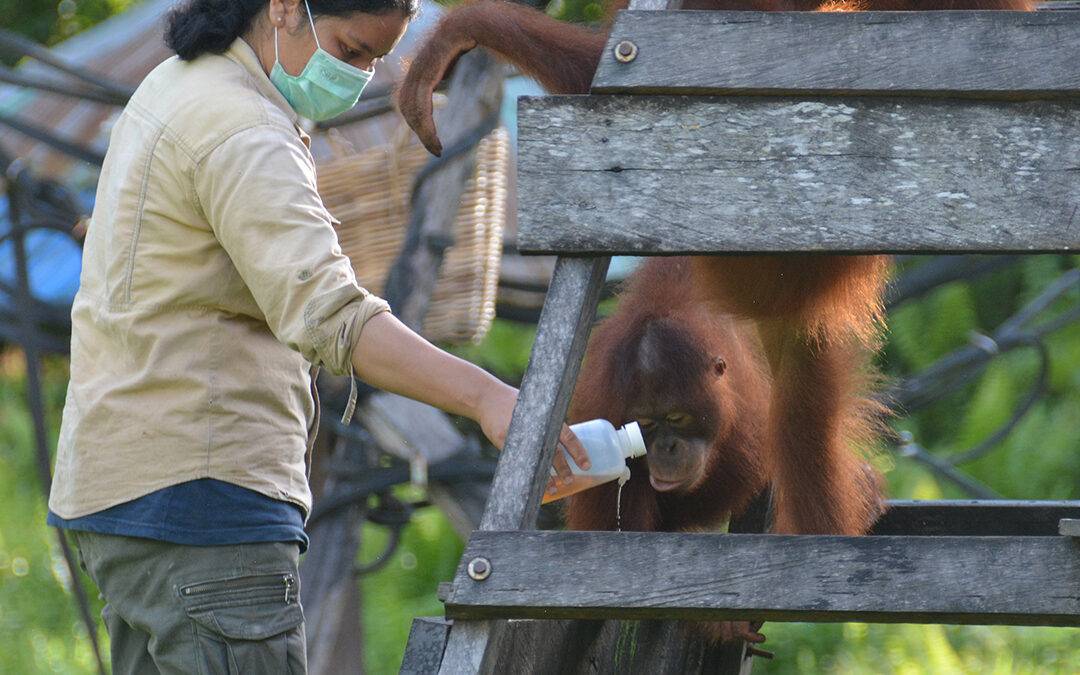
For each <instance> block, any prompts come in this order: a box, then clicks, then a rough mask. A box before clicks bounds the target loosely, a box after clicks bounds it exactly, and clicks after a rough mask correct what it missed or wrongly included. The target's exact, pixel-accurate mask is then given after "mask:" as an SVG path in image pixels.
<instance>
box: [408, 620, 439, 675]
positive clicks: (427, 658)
mask: <svg viewBox="0 0 1080 675" xmlns="http://www.w3.org/2000/svg"><path fill="white" fill-rule="evenodd" d="M451 624H452V622H451V621H447V620H446V619H443V618H441V617H430V616H422V617H417V618H415V619H413V622H412V628H411V629H410V630H409V641H408V643H406V646H405V656H404V657H403V658H402V659H401V668H400V670H399V671H398V672H399V673H400V674H401V675H435V673H438V672H439V665H440V664H441V663H442V658H443V650H444V649H446V640H447V638H449V636H450V626H451Z"/></svg>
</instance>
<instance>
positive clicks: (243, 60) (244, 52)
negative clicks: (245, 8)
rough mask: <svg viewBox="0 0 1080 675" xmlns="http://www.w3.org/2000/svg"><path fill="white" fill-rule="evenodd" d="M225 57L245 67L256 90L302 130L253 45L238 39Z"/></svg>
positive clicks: (298, 118) (294, 112)
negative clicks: (264, 68) (268, 75)
mask: <svg viewBox="0 0 1080 675" xmlns="http://www.w3.org/2000/svg"><path fill="white" fill-rule="evenodd" d="M225 56H227V57H228V58H230V59H232V60H233V61H236V62H237V63H239V64H240V65H241V66H243V67H244V69H245V70H247V71H248V73H250V74H251V80H252V82H254V83H255V88H256V89H258V90H259V93H260V94H262V95H263V96H265V97H266V98H268V99H269V100H270V101H271V102H272V103H273V104H274V105H276V106H277V107H279V108H281V111H282V112H284V113H285V114H286V115H287V116H288V117H289V120H290V121H291V122H292V123H293V126H295V127H297V128H298V129H299V128H300V124H299V123H300V117H299V116H298V115H297V114H296V111H295V110H293V109H292V106H291V105H289V102H288V101H286V100H285V97H284V96H282V95H281V92H280V91H278V90H277V87H275V86H274V83H273V82H271V81H270V78H269V77H267V76H266V71H264V70H263V67H262V63H260V62H259V57H258V55H257V54H255V50H254V49H252V48H251V45H249V44H248V43H247V42H245V41H244V39H243V38H236V40H234V41H233V43H232V45H231V46H230V47H229V49H228V50H226V52H225Z"/></svg>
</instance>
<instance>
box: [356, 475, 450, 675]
mask: <svg viewBox="0 0 1080 675" xmlns="http://www.w3.org/2000/svg"><path fill="white" fill-rule="evenodd" d="M416 496H417V495H413V498H416ZM388 539H389V535H388V533H387V532H386V531H385V530H383V529H382V528H379V527H376V526H374V525H366V526H365V527H364V532H363V536H362V541H363V543H362V547H361V556H360V557H361V560H363V561H369V560H371V559H373V558H374V557H375V556H377V555H378V554H379V552H380V551H382V550H384V547H385V546H386V544H387V541H388ZM463 550H464V545H463V543H462V541H461V539H460V538H458V536H457V535H456V534H455V533H454V530H453V528H452V527H451V526H450V522H449V521H448V520H447V519H446V517H445V516H443V515H442V512H440V511H439V510H438V509H435V508H427V509H423V510H422V511H420V512H419V513H417V515H416V517H415V518H414V520H413V521H412V522H411V523H409V525H408V526H407V527H406V528H405V531H404V532H403V533H402V537H401V544H400V546H399V547H398V550H397V552H396V553H395V554H394V556H393V557H392V558H391V559H390V562H389V563H388V564H387V565H386V566H385V567H383V568H382V569H380V570H378V571H377V572H375V573H373V574H369V575H366V576H364V577H362V581H361V584H360V591H361V597H362V598H363V605H364V609H363V625H364V632H365V635H364V667H365V668H366V672H367V673H369V675H378V674H379V673H388V674H389V673H396V672H398V668H399V667H400V666H401V657H402V654H403V652H404V649H405V642H406V640H407V639H408V637H409V629H410V628H411V626H412V620H413V618H414V617H418V616H442V613H443V610H442V604H441V603H440V602H439V600H438V598H437V597H436V595H435V593H436V591H437V589H438V587H439V582H441V581H447V580H449V579H450V578H451V577H453V576H454V570H455V569H456V568H457V564H458V558H460V557H461V553H462V551H463Z"/></svg>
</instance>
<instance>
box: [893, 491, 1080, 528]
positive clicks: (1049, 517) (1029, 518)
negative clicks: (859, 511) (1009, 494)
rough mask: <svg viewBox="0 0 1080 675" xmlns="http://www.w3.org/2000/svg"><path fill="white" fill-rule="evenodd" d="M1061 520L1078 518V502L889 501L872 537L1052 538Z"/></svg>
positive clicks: (1079, 511)
mask: <svg viewBox="0 0 1080 675" xmlns="http://www.w3.org/2000/svg"><path fill="white" fill-rule="evenodd" d="M1063 518H1080V501H1059V502H1052V501H1005V500H992V501H991V500H957V501H892V502H890V503H889V510H888V511H886V512H885V515H884V516H882V517H881V519H880V520H878V522H877V523H875V524H874V530H873V532H872V534H879V535H916V536H920V535H949V536H969V537H970V536H979V537H1052V536H1054V535H1056V534H1058V522H1059V521H1061V519H1063Z"/></svg>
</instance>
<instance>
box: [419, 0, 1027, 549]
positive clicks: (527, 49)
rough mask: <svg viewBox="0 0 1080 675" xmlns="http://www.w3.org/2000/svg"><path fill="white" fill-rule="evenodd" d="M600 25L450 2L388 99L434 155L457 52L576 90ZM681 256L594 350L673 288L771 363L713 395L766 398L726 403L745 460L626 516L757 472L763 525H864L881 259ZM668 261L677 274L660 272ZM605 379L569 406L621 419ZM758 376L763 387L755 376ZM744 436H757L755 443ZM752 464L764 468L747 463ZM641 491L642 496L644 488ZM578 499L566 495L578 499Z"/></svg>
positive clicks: (638, 295)
mask: <svg viewBox="0 0 1080 675" xmlns="http://www.w3.org/2000/svg"><path fill="white" fill-rule="evenodd" d="M626 4H627V3H626V2H625V0H622V1H619V2H614V3H612V7H613V9H619V8H622V7H625V6H626ZM1032 5H1033V3H1032V2H1031V1H1030V0H924V1H923V0H686V1H685V2H684V3H683V8H684V9H717V10H719V9H724V10H764V11H777V10H807V11H813V10H822V9H824V10H828V11H860V10H916V9H1015V10H1029V9H1032ZM606 37H607V36H606V31H592V30H589V29H587V28H583V27H580V26H574V25H570V24H566V23H561V22H559V21H556V20H555V19H552V18H551V17H548V16H547V15H545V14H543V13H542V12H538V11H536V10H532V9H529V8H526V7H523V6H521V5H516V4H511V3H507V2H502V1H498V0H478V1H476V2H468V3H466V4H464V5H462V6H460V7H458V8H456V9H454V10H452V11H450V12H449V13H448V14H447V16H446V17H444V18H443V19H442V21H441V22H440V25H439V27H438V29H437V30H436V31H435V32H434V33H433V35H432V36H431V38H430V39H429V41H428V43H427V44H426V45H425V46H424V47H423V48H422V49H421V51H420V53H419V55H418V56H417V58H416V60H415V61H414V63H413V65H412V67H411V68H410V71H409V74H408V76H407V77H406V80H405V82H404V83H403V84H402V87H401V89H400V90H399V93H398V103H399V107H400V109H401V111H402V114H403V115H404V116H405V118H406V120H408V122H409V124H410V125H411V126H412V127H413V129H415V130H416V131H417V134H418V135H419V136H420V138H421V140H422V141H423V142H424V143H425V145H426V146H427V147H428V148H429V149H431V150H432V151H433V152H436V153H438V152H439V151H440V148H441V146H440V145H439V140H438V136H437V134H436V130H435V126H434V123H433V121H432V119H431V94H432V92H433V90H434V87H435V86H436V85H437V84H438V82H439V81H440V80H442V78H443V77H444V75H445V73H446V71H447V70H448V69H449V68H450V67H451V66H452V64H453V63H454V61H456V59H457V58H458V56H460V55H461V54H462V53H463V52H465V51H468V50H470V49H472V48H474V47H476V46H477V45H480V46H484V47H486V48H488V49H489V50H491V51H492V52H494V53H496V54H497V55H499V56H500V57H502V58H504V59H505V60H508V61H510V62H512V63H514V64H515V65H516V66H517V67H518V68H519V69H521V70H522V71H523V72H525V73H526V74H528V75H531V76H533V77H535V78H536V79H537V80H538V81H539V82H540V83H541V84H543V85H544V87H546V88H547V89H548V90H549V91H551V92H553V93H561V94H580V93H587V92H588V89H589V85H590V82H591V80H592V76H593V73H594V71H595V69H596V65H597V63H598V61H599V58H600V53H601V51H602V50H603V48H604V45H605V42H606ZM669 265H671V266H674V267H667V266H669ZM679 266H681V267H679ZM686 266H687V265H686V263H681V262H657V263H653V264H651V265H650V267H648V268H647V274H651V275H655V276H656V279H660V278H661V277H662V278H663V279H664V280H665V281H664V283H668V284H669V286H668V287H667V288H668V289H669V290H670V289H673V288H674V289H677V295H676V294H675V293H674V291H672V292H667V293H661V292H659V291H656V292H654V291H652V290H649V289H647V288H644V284H643V282H640V283H637V284H636V285H635V286H634V287H633V288H632V290H631V291H629V296H630V297H631V298H633V299H632V300H631V301H630V303H629V304H637V303H641V304H642V305H643V306H642V307H640V308H631V309H628V310H625V312H624V311H623V310H620V312H621V316H622V317H623V318H621V319H619V320H618V321H617V322H616V323H615V324H609V325H610V326H611V328H610V329H608V330H605V331H601V332H600V333H599V334H598V336H597V338H596V340H594V345H593V347H592V353H593V354H594V355H595V354H597V353H603V351H604V349H605V345H607V344H608V343H609V342H613V341H617V340H618V339H619V337H620V334H625V333H627V332H629V331H633V330H635V328H634V326H635V325H636V323H635V322H637V321H640V320H643V317H644V316H645V314H642V312H646V311H648V310H647V308H651V310H655V311H659V310H660V309H662V308H664V307H670V306H672V305H673V303H675V301H676V297H678V298H692V300H693V302H692V303H685V302H680V303H677V306H678V307H680V308H681V309H680V310H679V311H680V312H681V313H679V314H678V316H677V317H676V320H677V321H679V322H681V323H682V324H683V325H685V326H686V327H687V330H689V331H690V332H691V333H692V334H693V335H695V336H696V339H697V340H698V341H699V343H700V344H701V345H702V346H703V348H705V349H713V348H717V347H723V348H724V349H727V350H734V351H738V352H740V353H743V352H744V351H745V352H746V353H747V354H749V353H750V352H749V351H747V350H749V347H748V345H750V344H751V343H753V344H754V345H755V347H754V349H753V351H754V352H755V353H756V354H757V356H756V357H753V358H751V357H750V356H746V358H747V359H748V362H750V361H754V362H755V363H756V364H758V367H759V368H764V369H767V371H768V373H769V377H768V378H764V377H762V378H759V379H758V380H757V381H752V380H748V381H740V382H739V383H738V385H737V386H735V385H732V386H730V387H728V385H726V384H725V385H723V386H724V387H727V388H728V389H730V391H724V392H722V393H723V394H724V395H725V396H726V395H742V396H745V397H746V398H747V400H755V401H760V400H761V399H762V398H763V397H767V399H768V403H767V405H764V408H767V411H768V412H767V415H765V416H764V417H762V415H761V414H760V413H759V414H758V415H754V413H753V409H754V406H749V405H747V406H745V407H743V408H738V413H745V414H748V415H750V418H744V417H739V422H738V424H736V426H737V427H739V428H742V427H740V425H744V426H745V430H747V434H746V436H745V437H738V440H737V442H727V443H724V444H722V447H721V446H719V445H718V452H720V451H722V452H723V453H727V456H728V457H737V458H740V459H739V460H738V462H736V464H738V463H740V462H741V463H743V464H744V465H745V466H746V467H750V469H749V470H746V471H740V472H737V473H735V474H732V476H730V477H728V478H721V479H719V480H717V481H716V484H715V485H713V486H711V487H710V488H709V489H707V490H706V491H705V492H703V496H702V498H701V499H699V500H697V501H696V502H691V501H684V502H682V503H681V505H680V506H678V507H673V506H667V507H666V506H665V503H666V502H665V499H664V498H659V497H656V496H654V497H652V500H653V503H654V506H652V507H649V508H648V509H646V508H643V509H642V511H641V512H640V513H639V514H636V515H634V516H633V518H635V519H638V520H635V522H633V523H629V522H628V523H625V525H626V526H628V527H634V528H635V529H656V528H663V529H671V528H678V527H683V526H687V525H688V524H700V523H701V522H703V521H707V520H709V519H710V518H712V517H714V516H715V515H717V513H718V512H719V511H722V510H723V508H732V509H738V508H739V505H740V504H744V503H745V499H746V498H747V496H746V495H747V494H748V493H750V492H751V491H752V489H753V488H755V487H757V486H760V484H762V483H763V481H764V477H765V476H767V477H769V479H771V480H772V481H773V484H774V489H775V503H774V506H775V520H774V526H773V529H774V531H776V532H782V533H837V534H859V533H863V532H865V531H866V529H867V527H868V526H869V523H870V522H872V519H873V514H874V509H875V508H876V491H875V490H874V489H872V488H870V487H868V483H867V480H866V474H865V471H864V467H863V465H862V463H861V461H860V460H859V459H858V457H857V455H856V454H855V453H853V452H852V451H851V446H852V445H858V443H859V441H860V440H862V437H863V436H864V435H865V429H866V428H867V427H866V424H865V419H864V418H865V415H864V411H865V410H866V406H865V405H863V404H861V403H860V401H862V398H861V394H862V390H863V389H864V386H863V384H864V381H863V376H862V374H861V372H860V369H859V368H857V367H855V364H858V363H860V362H861V361H862V360H863V355H864V354H865V353H866V352H867V348H868V347H872V346H873V344H874V339H875V335H876V334H877V326H878V320H879V318H880V304H881V301H880V298H881V292H882V288H883V285H884V279H885V274H886V271H887V262H886V261H885V259H883V258H880V257H874V256H791V257H765V256H756V257H739V258H732V257H701V258H694V259H692V261H691V262H690V263H689V269H690V271H689V273H684V272H685V269H686ZM673 269H681V270H684V272H680V274H676V275H669V276H667V277H665V276H664V274H665V273H670V272H671V270H673ZM680 275H681V276H680ZM639 279H640V277H639ZM657 283H660V281H657ZM662 285H663V284H661V286H662ZM635 288H636V290H634V289H635ZM624 299H625V298H624ZM732 317H739V320H750V321H752V322H753V324H754V326H755V327H756V331H752V330H747V329H745V327H742V326H741V324H739V321H737V320H735V319H733V318H732ZM755 333H756V334H755ZM740 358H742V357H740ZM605 373H606V374H605ZM614 377H615V376H614V375H613V374H612V373H610V372H606V371H604V366H603V365H597V366H596V370H593V366H588V367H587V368H586V371H585V373H584V375H583V378H582V384H581V387H580V388H579V392H580V393H579V395H578V397H579V398H578V403H577V404H576V405H575V409H576V410H577V411H579V412H581V413H582V414H585V412H583V411H588V413H589V414H595V415H596V416H601V417H608V418H611V419H613V421H625V420H620V419H619V417H620V415H618V414H616V413H618V412H619V411H618V405H619V402H618V401H613V400H607V401H605V400H603V398H604V391H605V387H608V386H610V384H611V383H613V382H615V381H616V380H615V379H612V378H614ZM766 381H771V382H772V383H773V385H772V386H771V387H766V386H765V385H764V384H763V383H764V382H766ZM743 387H745V389H742V391H738V390H739V389H740V388H743ZM615 389H617V388H615ZM616 393H619V394H625V393H626V392H616V391H614V390H613V391H612V392H611V394H612V398H614V394H616ZM714 393H715V392H714ZM721 398H722V397H721ZM757 405H759V404H755V406H757ZM751 431H752V433H751ZM751 447H753V448H755V451H754V452H753V453H750V451H749V448H751ZM758 450H760V452H759V451H758ZM751 454H753V455H754V457H753V458H751V457H750V455H751ZM754 462H757V464H754ZM762 466H763V467H764V473H758V471H759V469H760V467H762ZM630 485H634V481H631V483H630ZM646 487H647V486H646ZM628 489H629V490H630V491H631V494H628V495H627V500H632V499H635V498H637V496H638V495H637V492H636V491H638V490H642V491H644V488H641V487H639V486H635V487H632V488H628ZM605 490H607V489H604V490H596V491H594V492H595V494H596V499H601V497H602V496H603V495H604V494H605ZM642 498H643V499H644V500H645V501H648V499H649V497H648V495H647V494H645V495H642ZM583 499H584V498H582V499H581V500H576V503H579V504H585V503H586V502H585V501H582V500H583ZM674 503H675V502H674V498H672V504H674ZM609 504H610V502H609ZM721 507H723V508H721ZM583 508H584V507H583ZM597 508H598V509H599V510H598V511H597V512H596V513H595V514H594V515H595V518H592V517H591V516H590V515H589V514H588V513H587V512H585V511H578V512H577V513H573V512H572V513H571V516H570V522H571V525H573V526H585V527H601V526H604V527H610V526H611V525H612V524H613V523H612V520H611V519H613V512H612V508H611V506H604V507H603V508H600V507H597ZM574 510H577V509H572V511H574ZM691 521H693V522H691Z"/></svg>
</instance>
